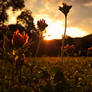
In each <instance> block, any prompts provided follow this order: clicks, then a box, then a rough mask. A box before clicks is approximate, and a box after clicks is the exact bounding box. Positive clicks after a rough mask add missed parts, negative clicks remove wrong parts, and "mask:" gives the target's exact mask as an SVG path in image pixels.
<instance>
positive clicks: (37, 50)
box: [35, 32, 42, 57]
mask: <svg viewBox="0 0 92 92" xmlns="http://www.w3.org/2000/svg"><path fill="white" fill-rule="evenodd" d="M40 36H41V39H42V32H41V33H40ZM41 39H39V42H38V46H37V49H36V53H35V57H37V55H38V52H39V48H40V44H41Z"/></svg>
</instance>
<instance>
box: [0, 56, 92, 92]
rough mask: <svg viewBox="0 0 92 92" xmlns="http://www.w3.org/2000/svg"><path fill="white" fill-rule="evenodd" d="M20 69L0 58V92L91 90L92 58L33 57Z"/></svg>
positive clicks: (82, 91) (77, 91) (69, 91)
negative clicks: (62, 60) (62, 59)
mask: <svg viewBox="0 0 92 92" xmlns="http://www.w3.org/2000/svg"><path fill="white" fill-rule="evenodd" d="M18 68H19V67H17V68H16V67H14V66H12V64H11V63H10V62H8V61H7V60H6V61H5V60H0V92H92V57H64V63H62V62H61V58H60V57H35V58H33V57H30V58H26V61H25V63H24V64H23V65H22V67H21V72H20V71H19V69H18ZM17 69H18V71H17Z"/></svg>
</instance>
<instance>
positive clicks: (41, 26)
mask: <svg viewBox="0 0 92 92" xmlns="http://www.w3.org/2000/svg"><path fill="white" fill-rule="evenodd" d="M37 26H38V28H39V30H40V31H43V30H44V29H45V28H46V27H47V26H48V24H46V22H45V20H44V19H42V20H39V21H37Z"/></svg>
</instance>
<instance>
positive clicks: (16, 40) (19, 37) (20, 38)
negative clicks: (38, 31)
mask: <svg viewBox="0 0 92 92" xmlns="http://www.w3.org/2000/svg"><path fill="white" fill-rule="evenodd" d="M28 39H29V36H28V34H26V33H25V31H23V33H22V34H21V33H20V32H19V30H17V31H16V32H14V34H13V37H12V44H13V45H14V46H15V47H21V46H23V45H25V44H27V43H28Z"/></svg>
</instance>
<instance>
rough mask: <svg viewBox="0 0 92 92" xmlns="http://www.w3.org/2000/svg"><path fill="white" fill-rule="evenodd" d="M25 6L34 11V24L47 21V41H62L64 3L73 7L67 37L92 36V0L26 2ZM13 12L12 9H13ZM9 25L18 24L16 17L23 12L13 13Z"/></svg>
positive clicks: (35, 0)
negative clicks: (38, 21)
mask: <svg viewBox="0 0 92 92" xmlns="http://www.w3.org/2000/svg"><path fill="white" fill-rule="evenodd" d="M25 1H26V2H25V6H26V8H27V9H30V10H31V11H32V16H33V17H34V23H35V24H36V23H37V20H39V19H42V18H43V19H45V20H46V23H47V24H48V27H47V28H46V33H44V36H46V37H45V39H60V38H61V36H62V35H63V33H64V15H63V14H62V13H61V12H60V11H59V10H58V6H61V5H62V2H66V3H67V4H69V5H72V9H71V10H70V12H69V14H68V28H67V35H69V36H72V37H81V36H85V35H87V34H91V33H92V31H91V29H92V0H25ZM11 10H12V9H11ZM11 13H12V12H10V14H9V15H10V16H11V17H12V18H8V19H9V23H10V24H11V23H12V22H15V23H16V20H14V17H17V15H19V14H20V13H21V12H20V11H18V12H16V13H14V12H13V14H11Z"/></svg>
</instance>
